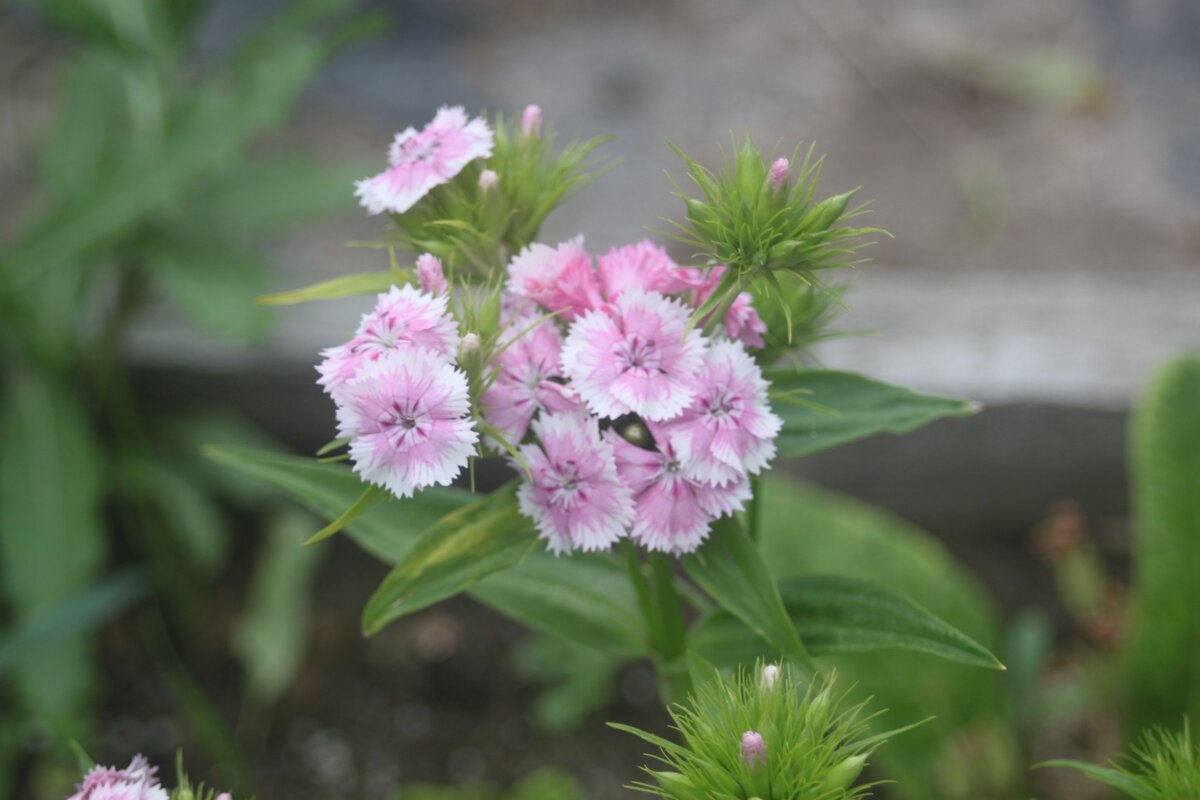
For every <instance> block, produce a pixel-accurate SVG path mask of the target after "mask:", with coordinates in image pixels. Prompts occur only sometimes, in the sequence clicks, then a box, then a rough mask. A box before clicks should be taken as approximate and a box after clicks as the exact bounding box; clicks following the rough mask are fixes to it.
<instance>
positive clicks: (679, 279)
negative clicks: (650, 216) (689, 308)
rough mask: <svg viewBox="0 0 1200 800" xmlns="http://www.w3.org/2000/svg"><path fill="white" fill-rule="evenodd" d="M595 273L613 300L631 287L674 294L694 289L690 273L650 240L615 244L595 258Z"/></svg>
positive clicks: (611, 300)
mask: <svg viewBox="0 0 1200 800" xmlns="http://www.w3.org/2000/svg"><path fill="white" fill-rule="evenodd" d="M596 273H597V275H598V276H599V278H600V286H601V288H602V289H603V291H604V297H605V299H607V300H608V301H609V302H610V303H611V302H613V301H615V300H616V299H617V298H618V297H620V296H621V295H622V294H624V293H625V292H626V291H628V290H629V289H641V290H642V291H646V292H659V293H660V294H675V293H677V292H682V291H685V290H686V289H689V288H692V284H691V283H690V282H689V281H688V280H687V277H688V276H687V273H685V272H684V270H683V269H681V268H680V266H679V265H678V264H676V263H675V262H674V261H672V260H671V257H670V256H669V255H667V251H666V250H664V249H663V248H661V247H659V246H658V245H656V244H654V242H651V241H650V240H648V239H643V240H642V241H640V242H637V243H635V244H628V245H625V246H624V247H614V248H612V249H611V250H609V251H608V252H607V253H605V254H604V255H602V256H600V257H598V258H597V259H596Z"/></svg>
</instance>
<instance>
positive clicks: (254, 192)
mask: <svg viewBox="0 0 1200 800" xmlns="http://www.w3.org/2000/svg"><path fill="white" fill-rule="evenodd" d="M367 174H370V172H369V168H368V167H366V166H364V165H351V166H343V165H338V166H323V165H319V164H314V163H313V162H312V160H311V159H309V158H305V157H303V156H300V155H284V156H267V157H262V158H256V159H254V160H253V161H250V162H249V163H247V164H246V165H245V166H244V167H243V168H241V169H239V170H238V171H237V172H235V173H231V174H228V175H225V176H223V177H222V179H221V181H220V182H219V183H218V184H217V185H215V186H213V187H211V188H209V189H207V190H206V191H205V192H204V194H203V196H202V197H201V198H200V200H199V202H198V203H197V204H196V207H195V209H194V210H193V213H194V214H196V215H197V216H199V217H201V218H203V219H204V220H205V221H206V222H207V223H209V224H211V225H213V226H214V227H218V228H224V229H230V230H245V229H253V228H258V229H261V228H279V227H285V226H288V225H294V224H296V223H298V222H303V221H305V220H307V219H311V218H314V217H317V216H321V215H324V214H330V213H334V212H337V211H339V210H342V211H347V210H351V209H353V208H354V205H355V204H354V196H353V195H354V179H355V178H361V177H363V176H364V175H367Z"/></svg>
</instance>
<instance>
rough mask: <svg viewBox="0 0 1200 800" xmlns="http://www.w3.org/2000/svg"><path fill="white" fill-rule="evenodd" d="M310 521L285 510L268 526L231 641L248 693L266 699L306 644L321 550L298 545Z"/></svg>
mask: <svg viewBox="0 0 1200 800" xmlns="http://www.w3.org/2000/svg"><path fill="white" fill-rule="evenodd" d="M312 524H313V521H312V518H311V517H309V516H308V515H307V514H304V513H301V512H294V511H290V512H288V513H287V514H284V515H281V516H280V518H279V519H277V520H276V521H275V523H274V524H273V525H272V526H271V529H270V530H269V532H268V534H267V539H266V541H265V542H264V543H263V547H262V553H261V554H260V556H259V558H258V564H257V566H256V569H255V571H254V578H253V582H252V583H251V585H250V597H249V600H248V601H247V604H246V612H245V614H244V615H243V616H242V619H241V620H240V621H239V622H238V626H237V628H236V629H235V631H234V634H233V640H232V642H231V646H232V648H233V651H234V652H235V653H236V654H237V656H238V658H239V659H240V660H241V662H242V664H243V665H244V667H245V669H246V680H247V683H248V685H249V691H250V693H251V694H252V695H254V696H255V697H256V698H257V699H258V700H259V701H260V702H262V703H265V704H268V705H269V704H272V703H274V702H275V701H276V700H277V699H279V696H280V695H281V694H283V692H284V690H286V689H287V688H288V686H290V685H291V683H292V681H293V680H294V679H295V677H296V674H297V672H299V669H300V666H301V664H302V663H303V660H304V651H305V649H306V648H307V646H308V638H309V637H308V631H309V619H310V613H309V605H310V599H311V594H312V585H313V580H314V578H315V576H316V571H317V567H318V566H319V565H320V562H321V559H322V557H323V556H324V554H325V552H326V548H320V547H302V546H301V544H302V543H303V542H304V539H305V537H306V536H308V533H309V531H311V530H312Z"/></svg>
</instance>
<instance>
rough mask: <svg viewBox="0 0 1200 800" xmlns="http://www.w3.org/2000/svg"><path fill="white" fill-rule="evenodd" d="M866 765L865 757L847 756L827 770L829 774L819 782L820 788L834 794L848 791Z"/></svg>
mask: <svg viewBox="0 0 1200 800" xmlns="http://www.w3.org/2000/svg"><path fill="white" fill-rule="evenodd" d="M866 763H867V757H866V756H865V755H857V756H849V757H848V758H846V759H844V760H843V761H842V763H840V764H838V765H837V766H836V767H834V768H833V769H831V770H829V774H828V775H826V776H825V780H823V781H822V782H821V788H822V789H824V790H825V791H836V792H842V791H845V790H846V789H849V788H850V786H851V785H852V784H853V783H854V782H855V781H856V780H858V776H859V775H860V774H862V771H863V767H864V766H865V765H866Z"/></svg>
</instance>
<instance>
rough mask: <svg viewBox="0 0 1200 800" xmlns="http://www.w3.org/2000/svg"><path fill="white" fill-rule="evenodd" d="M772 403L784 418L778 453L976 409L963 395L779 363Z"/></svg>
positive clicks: (771, 373)
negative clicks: (928, 391) (940, 393)
mask: <svg viewBox="0 0 1200 800" xmlns="http://www.w3.org/2000/svg"><path fill="white" fill-rule="evenodd" d="M765 376H766V378H767V380H768V381H770V383H771V399H772V403H771V407H772V409H773V410H774V411H775V413H776V414H778V415H779V416H780V417H782V418H783V430H782V431H781V432H780V434H779V438H778V439H776V440H775V446H776V447H777V448H778V450H779V455H781V456H792V457H795V456H807V455H811V454H812V453H818V452H820V451H822V450H828V449H829V448H831V447H836V446H837V445H840V444H846V443H847V442H853V441H855V440H856V439H862V438H864V437H867V436H873V435H875V434H877V433H908V432H909V431H912V430H916V429H917V428H919V427H921V426H922V425H927V424H929V423H930V422H933V421H934V420H937V419H940V418H942V417H961V416H965V415H967V414H971V413H974V412H975V411H976V410H977V406H976V405H975V404H974V403H971V402H969V401H966V400H959V399H956V398H952V397H938V396H937V395H929V394H919V393H917V392H914V391H912V390H910V389H905V388H903V387H900V386H892V385H889V384H886V383H880V382H879V381H874V380H871V379H870V378H866V377H863V376H862V375H856V374H854V373H852V372H836V371H833V370H797V369H794V368H787V367H777V368H772V369H768V370H766V372H765Z"/></svg>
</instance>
